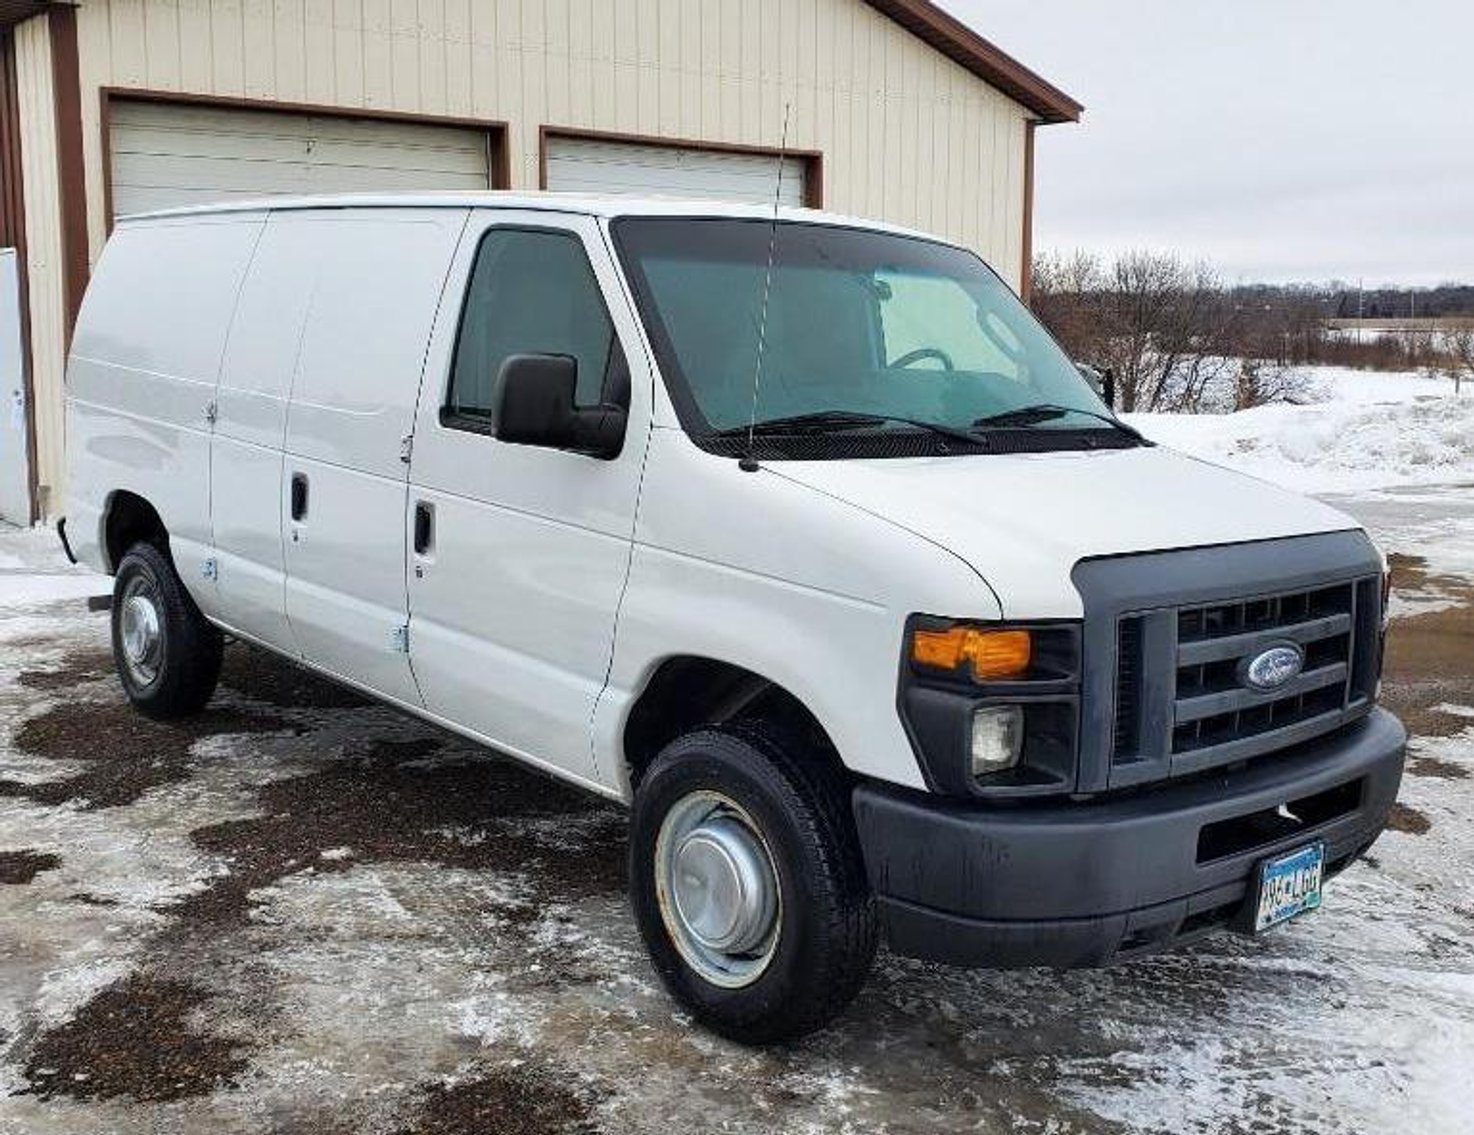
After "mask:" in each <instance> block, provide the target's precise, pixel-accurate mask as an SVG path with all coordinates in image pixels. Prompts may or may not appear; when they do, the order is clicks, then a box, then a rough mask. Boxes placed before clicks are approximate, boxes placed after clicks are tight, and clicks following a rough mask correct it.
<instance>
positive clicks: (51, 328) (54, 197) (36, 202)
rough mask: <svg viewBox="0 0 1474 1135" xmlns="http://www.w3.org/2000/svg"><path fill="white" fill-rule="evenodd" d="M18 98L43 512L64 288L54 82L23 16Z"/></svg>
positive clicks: (60, 408) (38, 27)
mask: <svg viewBox="0 0 1474 1135" xmlns="http://www.w3.org/2000/svg"><path fill="white" fill-rule="evenodd" d="M15 70H16V95H17V102H18V103H19V111H20V129H21V179H22V182H23V184H24V192H25V201H26V255H27V261H28V263H27V289H28V300H29V303H28V309H29V315H30V321H31V383H32V392H33V394H34V397H35V403H34V405H33V406H32V407H31V413H32V415H33V420H34V422H35V424H36V479H37V482H38V484H39V485H40V487H41V493H40V496H41V500H40V501H39V504H40V507H41V511H42V514H43V515H49V514H54V513H55V510H56V509H57V507H58V506H59V505H60V503H61V499H62V494H63V492H64V478H65V462H64V455H63V448H62V447H63V439H64V436H65V433H64V425H63V420H64V416H65V407H64V400H63V386H62V376H63V372H64V370H65V367H66V359H65V355H64V350H65V348H64V344H65V342H66V290H65V281H64V279H63V275H62V265H63V260H62V235H61V214H60V211H59V208H58V203H59V202H60V200H61V194H60V189H59V186H58V185H57V151H56V98H55V90H54V87H53V85H52V70H51V28H50V23H49V21H47V20H43V19H36V20H27V21H26V22H25V23H22V24H19V25H18V26H17V27H16V29H15Z"/></svg>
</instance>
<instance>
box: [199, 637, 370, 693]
mask: <svg viewBox="0 0 1474 1135" xmlns="http://www.w3.org/2000/svg"><path fill="white" fill-rule="evenodd" d="M220 684H221V685H222V686H224V687H225V688H226V689H229V690H234V691H235V692H236V693H238V694H241V695H242V696H243V697H247V698H250V699H252V700H254V701H260V702H266V703H267V704H268V705H274V706H280V707H283V708H290V709H303V708H306V709H356V708H357V707H359V706H366V705H370V704H372V703H371V702H370V701H369V700H368V699H367V698H365V697H363V696H361V695H360V694H357V693H354V692H353V691H352V690H351V689H349V688H348V687H347V686H343V685H339V684H338V683H337V682H330V681H329V680H328V679H326V678H321V677H319V676H318V675H316V674H314V673H313V672H312V671H310V670H308V669H306V668H304V667H302V666H295V665H293V664H292V663H291V662H288V661H286V660H285V659H282V658H280V657H277V656H276V655H273V654H268V653H267V652H266V651H264V650H259V649H257V648H256V647H254V646H248V645H247V644H245V643H243V642H233V643H231V644H230V645H229V646H228V647H226V650H225V661H224V663H223V665H222V666H221V668H220Z"/></svg>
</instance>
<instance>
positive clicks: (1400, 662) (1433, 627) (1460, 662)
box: [1382, 552, 1474, 737]
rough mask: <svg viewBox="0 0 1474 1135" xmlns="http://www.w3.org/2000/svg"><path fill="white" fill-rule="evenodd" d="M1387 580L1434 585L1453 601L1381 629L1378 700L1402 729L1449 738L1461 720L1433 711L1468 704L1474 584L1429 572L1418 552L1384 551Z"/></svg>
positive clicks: (1404, 587) (1473, 673)
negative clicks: (1389, 570) (1383, 655)
mask: <svg viewBox="0 0 1474 1135" xmlns="http://www.w3.org/2000/svg"><path fill="white" fill-rule="evenodd" d="M1387 558H1388V561H1389V563H1390V564H1391V566H1392V585H1393V587H1394V588H1396V589H1398V590H1401V591H1414V592H1416V591H1425V590H1427V589H1429V588H1430V587H1431V588H1435V589H1436V590H1437V591H1438V592H1439V593H1440V594H1443V595H1447V596H1448V597H1449V598H1450V599H1451V600H1452V601H1454V602H1455V603H1457V604H1458V605H1457V606H1452V607H1447V608H1444V609H1441V610H1434V611H1428V612H1425V613H1423V614H1420V615H1410V616H1408V617H1407V618H1402V619H1394V620H1393V622H1392V625H1391V626H1390V627H1389V628H1388V631H1387V653H1386V659H1385V666H1384V667H1383V670H1384V680H1383V684H1382V702H1383V704H1384V705H1386V707H1387V708H1388V709H1390V710H1392V711H1393V712H1394V713H1396V714H1397V715H1398V716H1399V717H1401V718H1402V720H1403V722H1404V723H1405V724H1406V725H1407V727H1408V731H1409V732H1411V733H1416V734H1419V735H1421V736H1425V737H1450V736H1452V735H1454V734H1455V733H1458V732H1460V731H1461V730H1462V729H1464V728H1465V727H1467V726H1468V724H1469V722H1468V720H1467V719H1462V718H1459V717H1456V716H1454V715H1453V714H1449V713H1445V712H1442V711H1441V710H1439V708H1438V707H1439V706H1441V705H1444V704H1446V703H1450V702H1452V703H1456V704H1463V705H1474V668H1471V667H1470V665H1469V660H1470V659H1471V658H1474V586H1470V584H1469V581H1468V580H1466V579H1459V578H1455V577H1448V576H1430V575H1428V572H1427V565H1426V563H1425V562H1424V560H1423V559H1422V558H1421V557H1418V556H1407V555H1401V554H1399V553H1396V552H1394V553H1393V554H1392V555H1390V556H1388V557H1387Z"/></svg>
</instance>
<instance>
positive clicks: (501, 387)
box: [496, 355, 627, 460]
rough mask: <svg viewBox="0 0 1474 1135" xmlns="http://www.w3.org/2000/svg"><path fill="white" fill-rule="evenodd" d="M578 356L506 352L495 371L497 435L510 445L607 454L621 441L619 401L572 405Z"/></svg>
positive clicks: (614, 453) (622, 413) (612, 454)
mask: <svg viewBox="0 0 1474 1135" xmlns="http://www.w3.org/2000/svg"><path fill="white" fill-rule="evenodd" d="M577 385H578V361H577V360H576V359H573V358H570V357H569V356H567V355H510V356H508V358H507V360H506V361H505V362H504V363H502V369H501V371H500V372H499V373H498V374H497V417H496V436H497V440H498V441H505V442H510V443H512V444H513V445H537V446H542V447H543V448H545V449H568V450H572V451H573V452H575V453H585V454H588V455H589V456H590V457H599V458H603V459H605V460H608V459H609V458H611V457H616V456H618V454H619V451H620V449H621V448H622V447H623V445H624V427H625V418H626V416H627V415H626V413H625V410H624V407H622V406H608V405H606V406H589V407H585V408H580V407H578V406H576V405H574V391H575V389H576V388H577Z"/></svg>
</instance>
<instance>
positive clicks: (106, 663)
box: [18, 648, 116, 693]
mask: <svg viewBox="0 0 1474 1135" xmlns="http://www.w3.org/2000/svg"><path fill="white" fill-rule="evenodd" d="M114 673H116V671H115V670H114V668H113V655H112V652H111V651H109V650H101V649H97V648H93V649H88V650H74V651H72V652H71V653H69V654H67V655H66V656H65V657H64V658H63V659H62V660H61V664H60V665H58V666H54V667H49V668H46V669H41V670H23V671H22V672H21V674H20V677H19V679H18V681H19V682H20V684H21V685H22V686H25V687H26V688H27V689H32V690H42V691H44V692H47V693H50V692H52V691H65V690H70V689H72V688H74V687H76V686H80V685H82V684H83V683H85V682H97V681H101V680H102V679H103V678H109V677H112V676H113V674H114Z"/></svg>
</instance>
